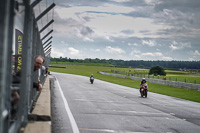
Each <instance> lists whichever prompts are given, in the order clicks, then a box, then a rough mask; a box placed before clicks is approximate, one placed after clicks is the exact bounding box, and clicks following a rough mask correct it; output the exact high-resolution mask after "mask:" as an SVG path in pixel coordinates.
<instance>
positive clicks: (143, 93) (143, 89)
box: [140, 83, 148, 97]
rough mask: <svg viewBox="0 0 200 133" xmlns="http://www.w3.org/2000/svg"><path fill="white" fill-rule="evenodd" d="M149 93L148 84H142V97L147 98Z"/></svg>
mask: <svg viewBox="0 0 200 133" xmlns="http://www.w3.org/2000/svg"><path fill="white" fill-rule="evenodd" d="M147 92H148V85H147V83H145V84H142V86H141V88H140V94H141V97H143V96H145V97H147Z"/></svg>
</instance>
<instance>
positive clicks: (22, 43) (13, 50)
mask: <svg viewBox="0 0 200 133" xmlns="http://www.w3.org/2000/svg"><path fill="white" fill-rule="evenodd" d="M40 1H41V0H1V4H0V29H1V32H0V43H1V44H0V133H7V132H10V133H17V132H19V129H20V128H21V127H23V126H25V125H26V123H27V122H28V121H29V120H28V115H29V114H30V113H31V111H32V109H33V108H34V103H35V102H36V100H37V98H38V96H39V94H40V92H39V91H37V88H36V89H35V88H33V82H34V81H39V80H40V83H41V84H44V82H45V78H46V77H45V74H44V73H41V72H43V71H34V63H35V60H34V57H35V56H37V55H41V56H43V57H44V58H46V62H45V63H44V64H43V65H44V66H46V67H48V65H49V57H50V54H48V57H46V56H47V53H45V50H44V47H43V43H44V42H42V40H43V39H45V38H46V37H47V36H48V35H46V37H44V36H45V32H48V31H45V30H46V29H47V28H49V27H48V26H49V25H51V24H49V25H47V26H45V27H39V26H38V21H37V20H36V16H35V14H34V7H36V6H37V5H38V4H39V3H40ZM44 5H45V6H44ZM40 6H42V8H43V9H45V8H48V9H49V10H51V8H53V6H55V4H53V6H52V3H51V4H50V3H48V4H47V2H46V4H44V3H43V4H41V5H40ZM47 12H48V11H46V12H44V13H43V14H44V15H45V14H46V13H47ZM40 13H41V12H39V15H40ZM41 18H42V17H41ZM14 20H15V21H14ZM46 20H48V19H46ZM14 22H15V23H14ZM52 22H53V21H51V23H52ZM45 23H48V21H46V22H45ZM41 28H42V31H41ZM48 30H49V29H48ZM51 30H52V29H51ZM51 30H50V31H51ZM44 31H45V32H44ZM41 32H43V35H41ZM13 38H14V39H13ZM41 38H43V39H41ZM49 40H50V39H49ZM49 40H48V41H49ZM44 41H45V40H44ZM48 41H47V42H48ZM46 50H47V49H46ZM48 51H49V49H48ZM49 53H50V52H49ZM38 72H39V73H38ZM38 79H39V80H38ZM38 83H39V82H38ZM13 99H14V100H13Z"/></svg>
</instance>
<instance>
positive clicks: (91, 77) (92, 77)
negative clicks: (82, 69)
mask: <svg viewBox="0 0 200 133" xmlns="http://www.w3.org/2000/svg"><path fill="white" fill-rule="evenodd" d="M92 80H93V81H94V76H93V74H91V76H90V82H93V81H92Z"/></svg>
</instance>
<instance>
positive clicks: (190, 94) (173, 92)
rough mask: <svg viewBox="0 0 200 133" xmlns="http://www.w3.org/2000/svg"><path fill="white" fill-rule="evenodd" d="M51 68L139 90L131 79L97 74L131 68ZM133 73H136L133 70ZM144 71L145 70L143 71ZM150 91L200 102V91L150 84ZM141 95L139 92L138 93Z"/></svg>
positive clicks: (100, 66) (75, 65) (72, 65)
mask: <svg viewBox="0 0 200 133" xmlns="http://www.w3.org/2000/svg"><path fill="white" fill-rule="evenodd" d="M51 66H60V67H66V68H54V67H50V68H49V70H50V71H53V72H60V73H69V74H76V75H82V76H87V77H88V78H89V76H90V75H91V74H93V75H94V77H95V78H96V79H100V80H104V81H107V82H111V83H115V84H119V85H123V86H128V87H132V88H137V89H138V88H139V84H140V82H139V81H134V80H131V79H129V78H127V79H121V78H117V77H112V76H106V75H101V74H99V73H97V71H108V72H111V70H113V69H115V70H117V69H118V70H120V71H127V72H128V71H129V68H114V67H110V66H109V67H108V66H106V67H104V65H103V64H102V65H101V64H99V66H89V65H85V64H80V63H79V64H70V65H69V64H63V63H60V64H51ZM131 71H134V69H132V70H131ZM143 71H144V70H143ZM148 85H149V91H150V92H155V93H159V94H163V95H168V96H172V97H176V98H181V99H186V100H191V101H195V102H200V91H195V90H189V89H182V88H176V87H169V86H164V85H158V84H153V83H149V84H148ZM138 93H139V92H138Z"/></svg>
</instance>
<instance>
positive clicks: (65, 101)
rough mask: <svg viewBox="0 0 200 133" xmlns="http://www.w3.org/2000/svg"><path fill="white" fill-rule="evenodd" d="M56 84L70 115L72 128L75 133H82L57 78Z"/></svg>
mask: <svg viewBox="0 0 200 133" xmlns="http://www.w3.org/2000/svg"><path fill="white" fill-rule="evenodd" d="M56 82H57V84H58V88H59V91H60V94H61V96H62V99H63V102H64V105H65V110H66V111H67V114H68V117H69V120H70V123H71V126H72V130H73V133H80V131H79V129H78V126H77V124H76V121H75V119H74V117H73V115H72V112H71V110H70V108H69V105H68V103H67V100H66V98H65V96H64V94H63V91H62V89H61V87H60V84H59V82H58V79H57V78H56Z"/></svg>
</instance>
